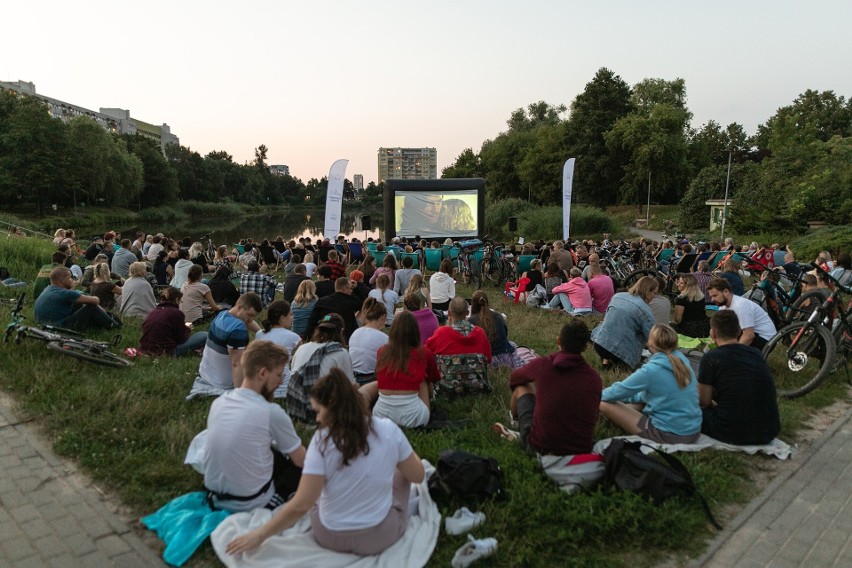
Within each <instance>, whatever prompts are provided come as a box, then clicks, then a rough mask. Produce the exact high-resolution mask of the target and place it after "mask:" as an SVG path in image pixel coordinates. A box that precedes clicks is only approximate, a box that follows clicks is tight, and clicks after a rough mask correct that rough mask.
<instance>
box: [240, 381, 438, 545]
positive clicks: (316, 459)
mask: <svg viewBox="0 0 852 568" xmlns="http://www.w3.org/2000/svg"><path fill="white" fill-rule="evenodd" d="M310 402H311V406H312V407H313V408H314V409H315V411H316V416H317V426H318V427H317V430H316V432H315V433H314V436H313V438H312V439H311V443H310V445H309V446H308V451H307V455H306V457H305V465H304V468H303V469H302V478H301V480H300V481H299V488H298V489H297V490H296V495H295V496H294V497H293V498H292V499H291V500H290V501H288V502H287V504H286V505H284V506H283V507H281V508H279V509H278V510H277V511H276V512H275V515H274V516H273V517H272V518H271V519H270V520H269V521H267V522H266V523H265V524H264V525H262V526H260V527H258V528H256V529H254V530H252V531H250V532H248V533H246V534H244V535H241V536H239V537H237V538H235V539H234V540H233V541H231V542H230V543H229V544H228V546H227V549H226V550H227V553H228V554H230V555H236V554H240V553H244V552H248V551H250V550H253V549H255V548H257V547H259V546H260V545H262V544H263V542H264V541H265V540H266V539H267V538H269V537H271V536H273V535H276V534H279V533H281V532H282V531H284V530H286V529H288V528H290V527H292V526H293V525H294V524H295V523H296V522H297V521H298V520H299V519H301V518H302V517H303V516H305V515H306V514H308V513H309V512H310V515H311V532H312V533H313V536H314V539H316V541H317V543H318V544H319V545H320V546H321V547H323V548H327V549H329V550H335V551H337V552H344V553H350V554H356V555H358V556H373V555H377V554H380V553H381V552H383V551H384V550H386V549H387V548H389V547H390V546H391V545H393V544H394V543H395V542H397V541H398V540H399V539H400V538H402V535H403V534H404V533H405V530H406V529H407V527H408V515H409V511H408V500H409V495H410V492H411V484H412V483H421V482H422V481H423V478H424V475H425V473H424V469H423V464H422V463H421V462H420V458H419V457H418V456H417V453H415V452H414V450H412V449H411V444H410V443H409V442H408V440H407V439H406V437H405V434H403V432H402V430H400V428H399V426H397V425H396V424H394V423H393V422H391V421H390V420H386V419H383V418H378V417H371V416H370V414H369V412H368V411H367V406H366V404H364V400H363V398H362V397H361V396H360V395H359V394H358V393H357V392H356V391H355V390H354V389H353V388H352V385H351V383H350V382H349V380H348V378H347V377H346V376H345V375H344V374H343V373H341V372H340V371H339V370H337V369H335V370H333V371H332V372H331V373H329V374H328V375H325V376H323V377H322V378H321V379H320V380H319V381H318V382H317V383H316V385H315V386H314V387H313V389H312V390H311V392H310ZM353 488H355V489H357V490H353Z"/></svg>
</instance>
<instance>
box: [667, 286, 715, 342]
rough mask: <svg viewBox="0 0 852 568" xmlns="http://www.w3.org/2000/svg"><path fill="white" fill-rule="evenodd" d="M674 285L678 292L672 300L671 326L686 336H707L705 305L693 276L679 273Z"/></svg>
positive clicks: (708, 325) (708, 331)
mask: <svg viewBox="0 0 852 568" xmlns="http://www.w3.org/2000/svg"><path fill="white" fill-rule="evenodd" d="M675 285H676V286H677V289H678V291H679V292H680V294H679V295H678V297H677V298H675V302H674V303H675V308H674V315H673V316H672V322H673V323H672V327H674V329H675V331H677V332H678V333H680V334H682V335H686V336H687V337H709V336H710V320H709V319H708V318H707V312H706V307H707V306H706V304H705V302H704V293H703V292H702V291H701V290H700V289H699V287H698V282H697V281H696V280H695V276H693V275H692V274H679V275H678V277H677V281H676V282H675Z"/></svg>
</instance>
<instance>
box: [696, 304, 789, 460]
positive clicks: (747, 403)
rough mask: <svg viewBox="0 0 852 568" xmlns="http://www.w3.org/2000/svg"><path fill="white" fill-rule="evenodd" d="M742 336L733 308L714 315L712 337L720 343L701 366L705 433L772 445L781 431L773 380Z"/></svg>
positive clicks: (729, 440)
mask: <svg viewBox="0 0 852 568" xmlns="http://www.w3.org/2000/svg"><path fill="white" fill-rule="evenodd" d="M741 335H742V330H741V329H740V323H739V319H738V318H737V313H736V312H735V311H733V310H725V311H720V312H717V313H715V314H713V317H712V318H710V338H711V339H712V340H713V341H715V342H716V345H717V346H718V347H717V348H716V349H711V350H710V351H708V352H707V353H706V354H705V355H704V356H703V357H702V358H701V363H700V365H699V367H698V401H699V403H700V404H701V408H702V409H703V413H704V416H703V420H702V424H701V432H702V433H704V434H707V435H708V436H710V437H711V438H715V439H717V440H719V441H721V442H726V443H728V444H736V445H751V444H768V443H769V442H771V441H772V440H773V439H774V438H775V436H777V435H778V432H779V431H780V430H781V422H780V420H779V417H778V403H777V401H776V398H775V382H774V380H773V378H772V373H771V372H770V370H769V367H768V366H767V365H766V361H765V360H764V359H763V355H762V354H761V352H760V351H758V350H757V349H755V348H754V347H750V346H748V345H743V344H742V343H741V341H740V337H741Z"/></svg>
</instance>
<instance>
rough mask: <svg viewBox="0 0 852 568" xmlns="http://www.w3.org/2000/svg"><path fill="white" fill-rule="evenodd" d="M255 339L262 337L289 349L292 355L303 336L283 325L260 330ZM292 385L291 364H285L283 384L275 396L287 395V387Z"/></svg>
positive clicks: (276, 390) (282, 396)
mask: <svg viewBox="0 0 852 568" xmlns="http://www.w3.org/2000/svg"><path fill="white" fill-rule="evenodd" d="M254 337H255V339H262V340H264V341H271V342H272V343H274V344H275V345H278V346H279V347H283V348H284V349H286V350H287V354H288V355H290V356H291V357H292V356H293V353H294V352H295V351H296V347H298V346H299V343H301V342H302V338H301V337H299V334H297V333H293V332H292V331H290V330H289V329H285V328H283V327H273V328H272V329H270V330H269V332H266V331H258V332H257V333H256V334H255V336H254ZM289 385H290V366H289V365H285V366H284V374H283V382H282V383H281V386H280V387H278V388H277V389H275V395H274V396H275V398H285V397H286V396H287V387H288V386H289Z"/></svg>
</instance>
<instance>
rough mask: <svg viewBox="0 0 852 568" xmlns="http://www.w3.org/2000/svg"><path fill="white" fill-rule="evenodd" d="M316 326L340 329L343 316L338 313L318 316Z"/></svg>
mask: <svg viewBox="0 0 852 568" xmlns="http://www.w3.org/2000/svg"><path fill="white" fill-rule="evenodd" d="M317 327H319V328H321V329H342V328H343V318H342V317H340V315H339V314H328V315H325V316H323V317H322V318H320V320H319V323H318V324H317Z"/></svg>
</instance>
